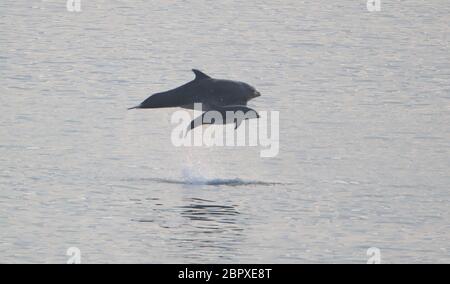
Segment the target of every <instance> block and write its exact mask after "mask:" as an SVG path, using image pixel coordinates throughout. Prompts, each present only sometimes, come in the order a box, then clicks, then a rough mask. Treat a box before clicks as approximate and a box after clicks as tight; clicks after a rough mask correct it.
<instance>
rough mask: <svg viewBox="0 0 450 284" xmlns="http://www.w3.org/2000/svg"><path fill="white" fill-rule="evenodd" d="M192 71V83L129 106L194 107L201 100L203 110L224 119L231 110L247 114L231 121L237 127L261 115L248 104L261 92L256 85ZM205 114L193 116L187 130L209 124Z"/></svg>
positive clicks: (225, 121)
mask: <svg viewBox="0 0 450 284" xmlns="http://www.w3.org/2000/svg"><path fill="white" fill-rule="evenodd" d="M192 71H193V72H194V74H195V79H194V80H192V81H191V82H189V83H186V84H184V85H182V86H180V87H178V88H175V89H172V90H169V91H165V92H161V93H156V94H153V95H151V96H150V97H149V98H147V99H146V100H145V101H143V102H142V103H141V104H140V105H138V106H135V107H132V108H129V109H140V108H166V107H182V108H187V109H194V104H196V103H201V104H202V109H203V110H205V111H207V112H208V111H217V112H219V113H220V114H221V115H222V117H223V118H225V117H226V114H228V113H229V112H233V113H236V112H241V113H243V114H244V116H243V117H242V116H241V119H239V116H238V117H237V118H236V119H234V121H232V122H234V123H235V124H236V126H235V128H237V127H238V126H239V124H240V123H241V122H242V119H249V118H259V115H258V113H257V112H256V111H255V110H253V109H251V108H249V107H247V102H248V101H249V100H251V99H253V98H256V97H259V96H260V95H261V94H260V93H259V92H258V91H256V89H255V88H253V87H252V86H250V85H249V84H247V83H243V82H238V81H231V80H222V79H214V78H211V77H210V76H208V75H206V74H205V73H203V72H201V71H199V70H196V69H192ZM205 114H207V113H203V114H202V115H201V116H199V117H197V118H196V119H194V120H193V121H192V122H191V124H190V126H189V127H188V130H190V129H193V128H194V127H196V126H198V125H201V124H207V123H208V122H204V119H203V118H204V116H205ZM227 122H230V121H228V120H225V119H224V120H223V121H222V123H227ZM210 123H212V122H210Z"/></svg>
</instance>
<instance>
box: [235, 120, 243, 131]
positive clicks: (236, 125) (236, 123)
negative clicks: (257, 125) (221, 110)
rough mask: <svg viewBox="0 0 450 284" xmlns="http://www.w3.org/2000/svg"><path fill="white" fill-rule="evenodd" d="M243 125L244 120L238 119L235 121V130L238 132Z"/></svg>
mask: <svg viewBox="0 0 450 284" xmlns="http://www.w3.org/2000/svg"><path fill="white" fill-rule="evenodd" d="M241 123H242V119H238V118H236V119H235V121H234V129H235V130H236V129H237V128H238V127H239V125H241Z"/></svg>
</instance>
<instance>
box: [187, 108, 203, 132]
mask: <svg viewBox="0 0 450 284" xmlns="http://www.w3.org/2000/svg"><path fill="white" fill-rule="evenodd" d="M204 115H205V113H203V114H202V115H200V116H198V117H196V118H195V119H193V120H192V121H191V123H189V125H188V127H187V128H186V133H185V135H184V136H185V137H186V135H187V133H188V132H189V131H190V130H193V129H194V128H196V127H197V126H200V125H202V124H203V117H204Z"/></svg>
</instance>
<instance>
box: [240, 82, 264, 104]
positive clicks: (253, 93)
mask: <svg viewBox="0 0 450 284" xmlns="http://www.w3.org/2000/svg"><path fill="white" fill-rule="evenodd" d="M242 89H243V91H244V93H245V94H246V97H247V99H248V100H251V99H254V98H257V97H259V96H261V93H260V92H258V91H257V90H256V89H255V88H254V87H252V86H250V85H249V84H247V83H242Z"/></svg>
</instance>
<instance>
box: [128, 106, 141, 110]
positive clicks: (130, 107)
mask: <svg viewBox="0 0 450 284" xmlns="http://www.w3.org/2000/svg"><path fill="white" fill-rule="evenodd" d="M136 108H141V105H138V106H134V107H129V108H128V110H130V109H136Z"/></svg>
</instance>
